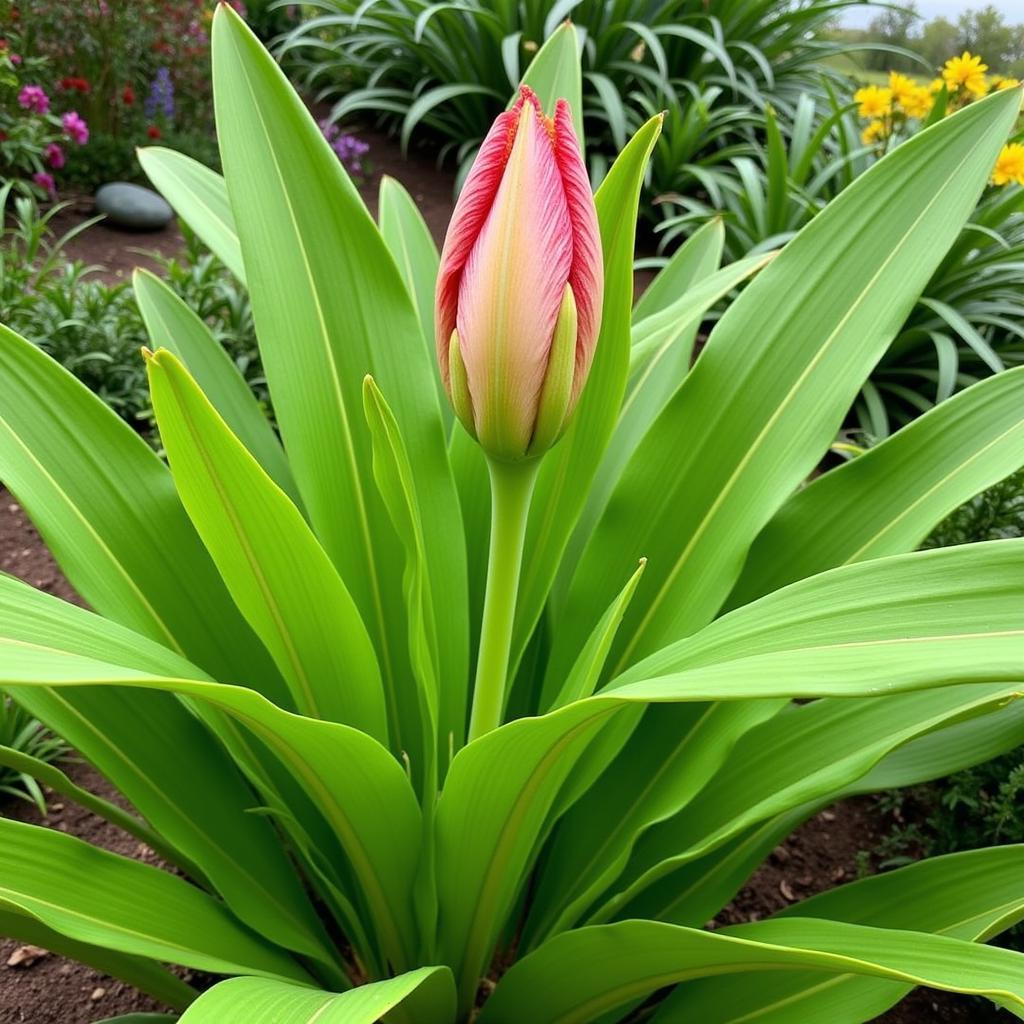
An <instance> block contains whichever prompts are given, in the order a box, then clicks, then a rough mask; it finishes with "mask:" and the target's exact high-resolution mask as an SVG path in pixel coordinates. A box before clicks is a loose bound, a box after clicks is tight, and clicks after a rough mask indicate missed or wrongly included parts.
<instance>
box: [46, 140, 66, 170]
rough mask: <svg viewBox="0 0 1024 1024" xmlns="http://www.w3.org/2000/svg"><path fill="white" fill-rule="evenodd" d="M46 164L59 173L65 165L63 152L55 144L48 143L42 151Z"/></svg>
mask: <svg viewBox="0 0 1024 1024" xmlns="http://www.w3.org/2000/svg"><path fill="white" fill-rule="evenodd" d="M43 153H44V154H45V156H46V162H47V163H48V164H49V165H50V166H51V167H52V168H53V169H54V170H55V171H59V170H60V169H61V168H62V167H63V166H64V164H65V157H64V150H63V149H61V147H60V146H59V145H58V144H57V143H56V142H49V143H47V145H46V148H45V149H44V150H43Z"/></svg>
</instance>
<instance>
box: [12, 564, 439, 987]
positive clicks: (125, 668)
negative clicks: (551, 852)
mask: <svg viewBox="0 0 1024 1024" xmlns="http://www.w3.org/2000/svg"><path fill="white" fill-rule="evenodd" d="M109 684H116V685H118V686H133V687H142V688H149V689H155V690H164V691H167V692H169V693H178V694H181V695H183V696H188V697H192V698H195V699H197V700H198V701H201V702H204V703H207V704H210V705H212V706H214V707H216V708H220V709H223V710H224V711H226V712H228V713H229V714H230V715H232V716H233V717H234V718H236V719H237V720H238V721H239V722H240V723H242V724H244V725H245V726H246V727H247V728H248V729H249V730H251V731H252V732H253V733H254V734H255V735H256V736H257V737H258V738H259V739H260V740H262V741H263V743H265V744H266V745H267V746H268V747H269V748H270V750H271V751H272V752H273V753H274V754H275V755H276V756H277V757H278V758H280V761H281V763H282V764H283V765H284V767H285V768H287V770H288V771H289V772H290V773H291V774H292V775H293V776H294V778H295V779H296V781H297V782H298V783H299V784H300V785H301V786H302V787H303V790H304V791H305V792H306V793H307V794H308V796H309V799H310V800H311V801H313V803H314V804H315V805H316V807H317V808H318V809H319V811H320V812H321V813H322V814H323V816H324V818H326V820H327V822H328V824H329V825H330V826H331V828H332V830H333V832H334V834H335V835H336V836H337V838H338V841H339V842H340V844H341V846H342V848H343V850H344V852H345V854H346V856H347V857H348V859H349V862H350V866H351V870H352V873H353V876H354V877H355V879H356V882H357V884H358V886H359V892H358V893H356V894H353V898H356V897H358V898H359V899H360V900H364V901H365V903H366V905H367V908H368V914H369V917H370V920H371V921H372V923H373V926H374V928H375V929H376V932H377V934H378V936H379V939H380V943H381V946H382V948H383V950H384V953H385V955H386V956H387V958H388V959H390V961H391V963H392V964H393V965H395V966H396V967H400V966H402V965H404V963H406V962H407V961H408V959H409V956H410V955H411V954H410V952H409V947H410V946H411V943H412V938H413V933H414V926H413V923H412V913H411V909H410V906H409V902H410V898H411V892H412V884H413V878H414V875H415V872H416V864H417V859H418V845H419V838H420V830H421V824H420V812H419V808H418V806H417V803H416V799H415V796H414V794H413V791H412V788H411V786H410V785H409V782H408V779H407V778H406V775H405V772H404V771H403V770H402V767H401V766H400V765H399V763H398V762H397V761H396V760H395V759H394V758H393V757H392V756H391V755H390V754H388V752H387V751H386V750H385V749H384V748H383V747H381V746H380V744H378V743H377V742H376V741H375V740H374V739H372V738H371V737H369V736H367V735H366V734H365V733H362V732H359V731H357V730H355V729H352V728H350V727H348V726H345V725H339V724H336V723H333V722H322V721H318V720H316V719H311V718H302V717H300V716H298V715H294V714H291V713H290V712H287V711H282V710H281V709H280V708H277V707H276V706H275V705H273V704H271V703H270V702H269V701H267V700H266V699H265V698H264V697H262V696H260V695H259V694H257V693H256V692H255V691H252V690H247V689H245V688H243V687H239V686H231V685H227V684H224V683H214V682H210V681H208V680H206V679H205V678H204V677H203V674H202V673H201V671H200V670H199V669H198V668H196V667H195V666H193V665H190V664H189V663H188V662H185V661H183V660H182V659H180V658H178V657H177V656H175V655H173V654H172V653H171V652H169V651H167V650H165V649H163V648H161V647H158V646H157V645H155V644H153V643H151V642H150V641H147V640H145V639H144V638H143V637H140V636H138V635H137V634H134V633H132V632H131V631H130V630H127V629H125V628H123V627H121V626H118V625H116V624H114V623H111V622H107V621H105V620H103V619H100V618H98V617H97V616H95V615H93V614H92V613H91V612H87V611H84V610H82V609H80V608H75V607H74V606H72V605H67V604H64V603H63V602H61V601H59V600H57V599H56V598H53V597H50V596H49V595H46V594H42V593H39V592H36V591H33V590H32V589H31V588H30V587H28V586H27V585H25V584H23V583H20V582H18V581H16V580H13V579H3V578H0V685H4V686H12V687H16V688H17V689H16V690H15V693H16V695H17V697H18V700H19V701H22V700H23V695H24V694H26V693H30V692H33V691H34V690H35V688H36V687H54V688H56V689H57V692H58V694H64V693H65V692H67V690H68V688H72V687H84V688H85V689H86V692H88V690H89V689H90V688H92V689H100V688H103V689H100V692H103V690H105V688H106V687H107V686H108V685H109ZM181 749H183V750H189V749H190V747H189V746H188V745H187V744H182V746H181ZM115 777H117V776H115ZM212 784H213V779H212V778H203V777H202V776H200V777H199V778H198V780H196V781H195V782H194V783H193V787H194V789H196V790H197V791H198V792H200V793H201V794H202V795H203V796H204V798H206V797H207V796H208V791H209V789H210V788H211V787H212ZM242 817H243V825H244V820H245V819H248V820H249V821H253V822H255V823H256V824H259V825H262V824H264V823H263V822H262V820H261V819H259V818H257V816H255V815H243V816H242ZM232 825H233V826H234V827H235V828H238V829H240V828H241V827H242V826H239V825H237V824H235V823H234V822H232ZM250 827H253V826H250ZM202 863H204V864H205V863H206V862H205V861H204V862H202ZM237 870H241V868H240V867H239V868H238V869H237ZM242 880H244V879H242ZM283 896H286V898H287V899H288V901H289V902H288V904H287V906H288V907H289V909H290V911H291V913H293V914H295V915H298V914H299V911H300V910H301V908H302V907H303V903H302V899H301V896H298V895H291V894H288V890H287V889H285V888H284V887H283V886H282V892H281V893H271V894H269V895H265V896H264V897H263V898H264V899H265V900H266V901H267V902H268V904H272V905H274V904H275V903H276V900H278V899H281V898H282V897H283ZM260 909H261V912H264V911H268V910H269V909H270V907H268V908H260ZM240 916H243V915H240ZM261 930H264V931H265V930H266V929H262V928H261ZM307 945H309V941H308V940H307ZM313 948H314V949H316V947H313Z"/></svg>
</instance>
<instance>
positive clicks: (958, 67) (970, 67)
mask: <svg viewBox="0 0 1024 1024" xmlns="http://www.w3.org/2000/svg"><path fill="white" fill-rule="evenodd" d="M986 71H988V65H987V64H983V63H982V62H981V58H980V57H978V56H975V55H974V54H971V53H969V52H968V51H967V50H964V52H963V54H962V55H961V56H959V57H950V58H949V60H947V61H946V64H945V67H943V69H942V77H943V79H944V80H945V82H946V88H947V89H949V91H950V92H956V91H957V90H958V89H961V88H962V89H966V90H967V91H968V92H969V93H970V94H971V95H972V96H974V97H976V98H980V97H982V96H984V95H985V94H986V93H987V92H988V90H989V82H988V79H987V78H986V77H985V72H986Z"/></svg>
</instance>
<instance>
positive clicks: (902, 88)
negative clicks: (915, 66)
mask: <svg viewBox="0 0 1024 1024" xmlns="http://www.w3.org/2000/svg"><path fill="white" fill-rule="evenodd" d="M916 88H917V86H916V85H915V84H914V80H913V79H912V78H907V76H906V75H901V74H900V73H899V72H898V71H890V72H889V89H890V90H891V92H892V98H893V101H894V102H895V103H898V104H899V105H900V106H901V107H902V106H905V105H906V100H907V98H908V97H909V96H911V95H912V94H913V92H914V90H915V89H916Z"/></svg>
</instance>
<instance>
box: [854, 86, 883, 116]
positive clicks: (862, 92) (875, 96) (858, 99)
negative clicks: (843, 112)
mask: <svg viewBox="0 0 1024 1024" xmlns="http://www.w3.org/2000/svg"><path fill="white" fill-rule="evenodd" d="M853 99H854V102H855V103H859V104H860V106H859V107H858V108H857V113H858V114H860V116H861V117H864V118H876V117H884V116H885V115H886V114H889V113H891V112H892V89H881V88H879V87H878V86H877V85H866V86H865V87H864V88H863V89H858V90H857V91H856V92H855V93H854V94H853Z"/></svg>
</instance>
